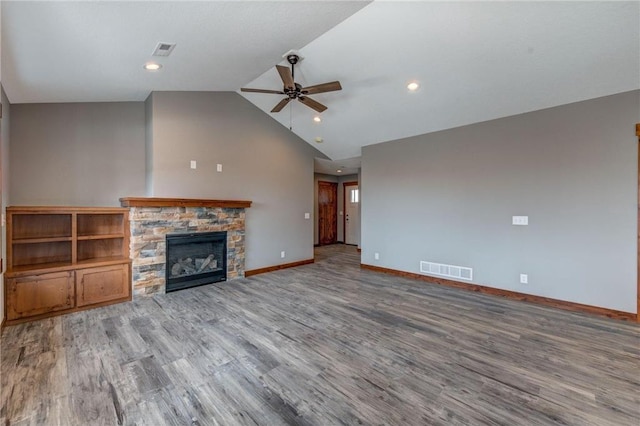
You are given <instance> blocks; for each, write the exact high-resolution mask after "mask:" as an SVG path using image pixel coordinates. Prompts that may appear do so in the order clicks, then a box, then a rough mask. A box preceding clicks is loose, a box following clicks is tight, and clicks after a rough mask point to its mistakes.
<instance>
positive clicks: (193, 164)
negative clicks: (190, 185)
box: [191, 160, 196, 169]
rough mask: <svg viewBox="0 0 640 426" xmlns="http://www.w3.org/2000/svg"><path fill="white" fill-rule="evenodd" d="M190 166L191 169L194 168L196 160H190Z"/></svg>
mask: <svg viewBox="0 0 640 426" xmlns="http://www.w3.org/2000/svg"><path fill="white" fill-rule="evenodd" d="M191 168H192V169H195V168H196V160H191Z"/></svg>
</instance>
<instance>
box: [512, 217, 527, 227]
mask: <svg viewBox="0 0 640 426" xmlns="http://www.w3.org/2000/svg"><path fill="white" fill-rule="evenodd" d="M511 223H512V224H513V225H519V226H526V225H528V224H529V216H513V217H512V218H511Z"/></svg>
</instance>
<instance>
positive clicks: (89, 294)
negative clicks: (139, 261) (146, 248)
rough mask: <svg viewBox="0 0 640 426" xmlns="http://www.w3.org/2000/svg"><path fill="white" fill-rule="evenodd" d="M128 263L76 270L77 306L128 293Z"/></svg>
mask: <svg viewBox="0 0 640 426" xmlns="http://www.w3.org/2000/svg"><path fill="white" fill-rule="evenodd" d="M129 281H130V280H129V265H128V264H121V265H113V266H101V267H99V268H87V269H78V270H76V290H77V293H78V297H77V299H78V300H77V304H78V306H86V305H93V304H95V303H102V302H108V301H110V300H116V299H124V298H127V297H129V295H130V290H131V289H130V287H131V284H130V282H129Z"/></svg>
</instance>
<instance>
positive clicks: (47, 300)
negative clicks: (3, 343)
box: [5, 207, 131, 324]
mask: <svg viewBox="0 0 640 426" xmlns="http://www.w3.org/2000/svg"><path fill="white" fill-rule="evenodd" d="M130 271H131V260H130V259H129V209H126V208H119V207H9V208H8V209H7V271H6V273H5V278H6V279H7V283H6V285H5V304H6V309H5V312H6V315H7V322H8V323H9V324H11V323H14V322H21V321H25V320H29V319H36V318H42V317H46V316H50V315H54V314H59V313H65V312H71V311H74V310H78V309H86V308H87V307H91V306H102V305H105V304H109V303H116V302H120V301H124V300H130V299H131V272H130Z"/></svg>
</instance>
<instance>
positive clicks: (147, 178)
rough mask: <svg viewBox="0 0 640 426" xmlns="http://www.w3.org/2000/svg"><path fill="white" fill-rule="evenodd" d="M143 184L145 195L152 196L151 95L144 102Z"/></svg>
mask: <svg viewBox="0 0 640 426" xmlns="http://www.w3.org/2000/svg"><path fill="white" fill-rule="evenodd" d="M144 129H145V138H144V183H145V195H146V196H151V194H153V93H152V94H150V95H149V96H148V97H147V100H146V101H145V102H144Z"/></svg>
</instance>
